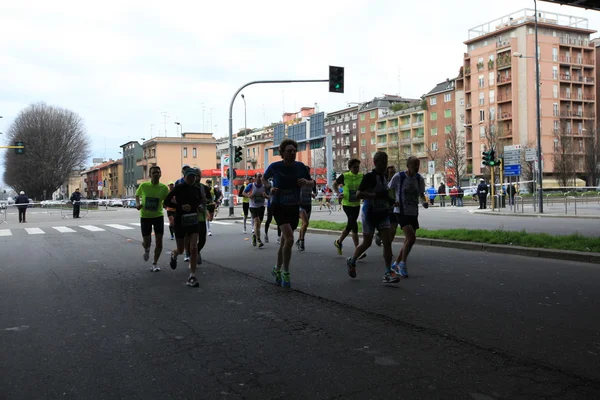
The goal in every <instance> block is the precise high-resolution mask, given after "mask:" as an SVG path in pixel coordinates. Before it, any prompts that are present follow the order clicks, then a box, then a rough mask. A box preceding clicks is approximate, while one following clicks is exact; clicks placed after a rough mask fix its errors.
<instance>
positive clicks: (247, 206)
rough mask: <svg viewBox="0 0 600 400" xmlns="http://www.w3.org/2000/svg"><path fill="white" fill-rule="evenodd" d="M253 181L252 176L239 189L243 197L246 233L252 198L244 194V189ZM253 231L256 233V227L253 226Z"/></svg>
mask: <svg viewBox="0 0 600 400" xmlns="http://www.w3.org/2000/svg"><path fill="white" fill-rule="evenodd" d="M251 183H252V177H250V178H248V180H246V181H244V184H243V185H242V186H241V187H240V190H239V191H238V197H241V198H242V212H243V214H244V231H243V232H244V233H246V220H247V219H248V210H249V209H250V198H249V197H246V196H244V190H246V187H247V186H248V185H250V184H251ZM252 233H254V228H252Z"/></svg>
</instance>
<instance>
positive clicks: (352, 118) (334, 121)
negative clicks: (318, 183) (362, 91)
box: [325, 106, 366, 173]
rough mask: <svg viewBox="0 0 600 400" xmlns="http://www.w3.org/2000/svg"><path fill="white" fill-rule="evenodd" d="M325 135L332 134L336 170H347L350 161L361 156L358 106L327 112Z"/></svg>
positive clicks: (334, 167)
mask: <svg viewBox="0 0 600 400" xmlns="http://www.w3.org/2000/svg"><path fill="white" fill-rule="evenodd" d="M325 135H331V139H332V143H333V169H334V171H336V172H337V173H340V172H343V171H346V170H347V169H348V161H349V160H350V159H351V158H358V157H359V154H358V150H359V135H358V106H353V107H347V108H344V109H341V110H337V111H334V112H331V113H327V117H326V118H325ZM363 140H366V139H363Z"/></svg>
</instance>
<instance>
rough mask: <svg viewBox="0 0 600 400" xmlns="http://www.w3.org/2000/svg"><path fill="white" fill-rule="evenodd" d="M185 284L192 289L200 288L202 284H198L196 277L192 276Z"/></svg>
mask: <svg viewBox="0 0 600 400" xmlns="http://www.w3.org/2000/svg"><path fill="white" fill-rule="evenodd" d="M185 284H186V285H187V286H190V287H198V286H200V284H199V283H198V279H196V277H195V276H190V277H189V278H188V280H187V282H186V283H185Z"/></svg>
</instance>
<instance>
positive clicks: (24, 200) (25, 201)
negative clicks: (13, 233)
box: [15, 190, 29, 223]
mask: <svg viewBox="0 0 600 400" xmlns="http://www.w3.org/2000/svg"><path fill="white" fill-rule="evenodd" d="M15 204H16V205H17V209H18V210H19V223H21V222H22V223H26V222H27V220H26V218H25V216H26V214H27V207H29V197H27V196H25V192H24V191H22V190H21V192H19V195H18V196H17V198H16V199H15Z"/></svg>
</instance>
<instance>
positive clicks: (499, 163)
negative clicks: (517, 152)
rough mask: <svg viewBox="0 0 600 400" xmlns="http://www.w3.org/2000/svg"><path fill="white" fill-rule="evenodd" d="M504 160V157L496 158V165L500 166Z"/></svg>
mask: <svg viewBox="0 0 600 400" xmlns="http://www.w3.org/2000/svg"><path fill="white" fill-rule="evenodd" d="M503 162H504V158H502V157H500V158H499V159H497V160H496V164H495V165H496V166H497V167H500V168H502V163H503Z"/></svg>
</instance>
